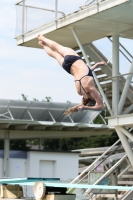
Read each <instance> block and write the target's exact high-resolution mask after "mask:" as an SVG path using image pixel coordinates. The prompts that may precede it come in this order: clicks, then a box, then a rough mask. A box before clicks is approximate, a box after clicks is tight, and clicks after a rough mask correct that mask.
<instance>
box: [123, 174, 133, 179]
mask: <svg viewBox="0 0 133 200" xmlns="http://www.w3.org/2000/svg"><path fill="white" fill-rule="evenodd" d="M122 178H133V175H131V174H124V175H122Z"/></svg>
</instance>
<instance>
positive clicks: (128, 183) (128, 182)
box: [118, 181, 133, 185]
mask: <svg viewBox="0 0 133 200" xmlns="http://www.w3.org/2000/svg"><path fill="white" fill-rule="evenodd" d="M118 185H133V181H118Z"/></svg>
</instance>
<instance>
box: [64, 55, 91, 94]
mask: <svg viewBox="0 0 133 200" xmlns="http://www.w3.org/2000/svg"><path fill="white" fill-rule="evenodd" d="M76 60H82V58H81V57H80V56H75V55H67V56H65V57H64V61H63V63H62V67H63V68H64V69H65V70H66V71H67V72H68V73H69V74H71V72H70V68H71V66H72V64H73V63H74V62H75V61H76ZM87 67H88V66H87ZM88 68H89V67H88ZM85 76H91V77H93V74H92V71H91V69H90V68H89V73H88V74H87V75H85ZM85 76H83V77H82V78H84V77H85ZM82 78H81V79H79V80H75V82H76V81H79V83H80V93H81V87H82V89H83V90H84V91H85V89H84V88H83V86H82V83H81V80H82ZM85 92H86V91H85ZM86 93H87V94H88V92H86Z"/></svg>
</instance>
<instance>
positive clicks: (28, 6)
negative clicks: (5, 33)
mask: <svg viewBox="0 0 133 200" xmlns="http://www.w3.org/2000/svg"><path fill="white" fill-rule="evenodd" d="M16 5H17V4H16ZM19 6H23V5H21V4H19ZM25 7H27V8H34V9H39V10H46V11H51V12H55V10H51V9H47V8H40V7H35V6H30V5H25ZM57 12H58V13H61V14H62V15H63V17H65V16H66V15H65V13H64V12H61V11H57Z"/></svg>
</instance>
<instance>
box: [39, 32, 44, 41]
mask: <svg viewBox="0 0 133 200" xmlns="http://www.w3.org/2000/svg"><path fill="white" fill-rule="evenodd" d="M38 40H39V41H43V42H45V37H44V36H43V35H41V34H39V35H38Z"/></svg>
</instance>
